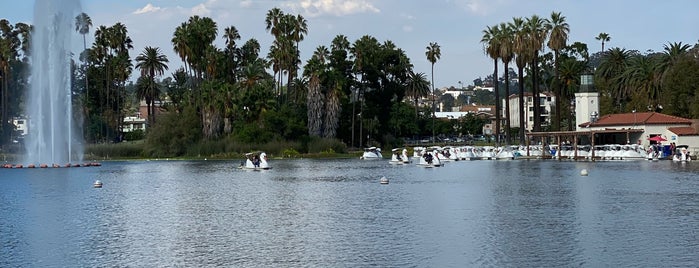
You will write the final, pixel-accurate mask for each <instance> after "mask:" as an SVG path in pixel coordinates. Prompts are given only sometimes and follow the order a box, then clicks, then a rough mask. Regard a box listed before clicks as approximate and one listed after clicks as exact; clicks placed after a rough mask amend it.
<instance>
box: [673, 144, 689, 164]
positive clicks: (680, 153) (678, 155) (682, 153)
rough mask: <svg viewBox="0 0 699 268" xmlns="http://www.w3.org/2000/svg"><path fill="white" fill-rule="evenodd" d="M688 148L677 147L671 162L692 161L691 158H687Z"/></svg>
mask: <svg viewBox="0 0 699 268" xmlns="http://www.w3.org/2000/svg"><path fill="white" fill-rule="evenodd" d="M687 148H689V146H687V145H678V146H677V148H675V153H674V154H673V155H672V161H675V162H689V161H692V157H690V156H689V151H688V150H687Z"/></svg>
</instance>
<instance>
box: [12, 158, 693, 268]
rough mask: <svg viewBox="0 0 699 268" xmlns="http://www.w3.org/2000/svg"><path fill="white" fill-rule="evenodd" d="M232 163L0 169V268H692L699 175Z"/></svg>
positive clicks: (535, 166) (654, 170)
mask: <svg viewBox="0 0 699 268" xmlns="http://www.w3.org/2000/svg"><path fill="white" fill-rule="evenodd" d="M238 164H239V163H238V161H138V162H107V163H103V166H102V167H91V168H69V169H61V168H57V169H21V170H18V169H0V213H1V214H0V215H2V217H0V245H1V247H2V248H1V250H0V266H2V267H20V266H29V267H35V266H55V267H96V266H100V267H103V266H107V267H113V266H118V267H124V266H137V267H171V266H186V267H206V266H208V267H218V266H227V267H467V266H479V267H482V266H486V267H532V266H533V267H542V266H545V267H552V266H553V267H562V266H583V267H600V266H604V267H617V266H626V267H670V266H673V267H678V266H680V267H682V266H685V267H696V266H697V265H699V237H697V231H696V229H697V226H699V179H697V176H696V175H697V173H699V163H686V164H679V163H672V162H670V161H659V162H648V161H632V162H558V161H552V160H531V161H527V160H517V161H460V162H449V163H447V164H446V165H445V166H444V167H441V168H432V169H426V168H421V167H418V166H415V165H406V166H393V165H390V164H388V161H387V160H385V161H383V160H381V161H361V160H356V159H343V160H271V161H270V164H271V165H272V166H273V167H274V168H273V169H272V170H268V171H244V170H238V169H236V168H235V167H236V166H237V165H238ZM582 169H587V170H588V171H589V176H580V170H582ZM382 176H386V177H387V178H389V180H390V183H389V184H388V185H381V184H379V179H380V178H381V177H382ZM95 180H101V181H102V182H103V183H104V187H103V188H102V189H95V188H92V183H93V182H94V181H95Z"/></svg>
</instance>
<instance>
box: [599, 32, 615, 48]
mask: <svg viewBox="0 0 699 268" xmlns="http://www.w3.org/2000/svg"><path fill="white" fill-rule="evenodd" d="M595 39H597V41H602V52H604V43H606V42H609V41H610V40H612V37H611V36H609V34H608V33H599V35H598V36H597V37H595Z"/></svg>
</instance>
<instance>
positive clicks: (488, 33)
mask: <svg viewBox="0 0 699 268" xmlns="http://www.w3.org/2000/svg"><path fill="white" fill-rule="evenodd" d="M499 35H500V29H499V26H498V25H494V26H488V27H487V28H486V29H485V30H483V37H482V38H481V43H483V48H484V51H485V54H486V55H488V56H489V57H490V58H491V59H493V87H494V89H493V91H494V92H495V143H496V144H497V145H500V90H499V88H498V87H499V86H498V59H499V58H500V41H501V40H502V39H500V38H498V36H499Z"/></svg>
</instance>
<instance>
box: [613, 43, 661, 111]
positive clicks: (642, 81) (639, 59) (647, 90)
mask: <svg viewBox="0 0 699 268" xmlns="http://www.w3.org/2000/svg"><path fill="white" fill-rule="evenodd" d="M658 66H659V64H658V62H657V60H656V58H655V57H652V56H650V55H647V56H640V55H639V56H635V57H632V58H631V60H630V62H629V66H628V68H626V70H624V73H623V74H622V77H623V80H624V83H625V84H626V86H627V87H628V88H635V89H636V90H637V92H634V93H636V94H639V97H640V98H641V99H642V98H646V99H647V103H648V107H649V110H653V109H654V108H653V107H656V106H657V105H658V104H659V100H660V95H661V88H660V76H661V75H660V72H659V70H658Z"/></svg>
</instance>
